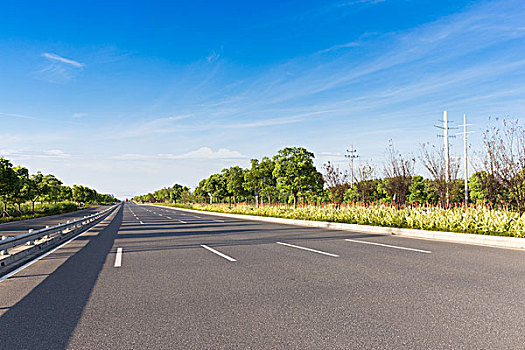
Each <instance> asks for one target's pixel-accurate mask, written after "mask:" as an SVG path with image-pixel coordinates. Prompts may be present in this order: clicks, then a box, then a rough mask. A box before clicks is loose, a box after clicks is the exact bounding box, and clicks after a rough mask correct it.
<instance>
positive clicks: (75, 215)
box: [0, 206, 108, 236]
mask: <svg viewBox="0 0 525 350" xmlns="http://www.w3.org/2000/svg"><path fill="white" fill-rule="evenodd" d="M106 208H108V206H97V207H93V208H87V209H82V210H77V211H72V212H69V213H64V214H57V215H50V216H43V217H40V218H34V219H29V220H21V221H12V222H5V223H3V224H0V236H14V235H19V234H21V233H27V231H28V230H29V229H33V230H39V229H41V228H45V227H46V226H54V225H58V224H59V223H65V222H66V221H68V220H70V221H72V220H75V219H80V218H81V217H83V216H88V215H91V214H94V213H96V212H99V211H102V210H104V209H106Z"/></svg>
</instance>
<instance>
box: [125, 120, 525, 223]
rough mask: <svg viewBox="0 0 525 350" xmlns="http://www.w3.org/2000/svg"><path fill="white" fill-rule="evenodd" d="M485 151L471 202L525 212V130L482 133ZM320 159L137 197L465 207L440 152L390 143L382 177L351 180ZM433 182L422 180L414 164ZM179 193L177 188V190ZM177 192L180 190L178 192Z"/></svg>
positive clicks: (285, 157)
mask: <svg viewBox="0 0 525 350" xmlns="http://www.w3.org/2000/svg"><path fill="white" fill-rule="evenodd" d="M483 142H484V147H483V151H481V152H478V154H477V159H479V160H480V161H479V164H475V168H477V171H476V172H475V173H474V174H473V175H472V176H470V178H469V179H468V185H469V200H470V201H471V202H474V203H475V202H478V203H479V202H482V203H484V204H487V205H502V206H506V207H511V208H515V209H516V210H517V211H518V212H519V213H520V214H521V213H522V212H523V210H524V209H525V129H524V128H523V126H521V125H520V124H519V123H518V122H513V123H509V122H503V123H502V124H501V126H499V127H490V128H487V129H486V130H485V132H484V133H483ZM313 159H314V154H313V153H311V152H309V151H307V150H306V149H304V148H301V147H287V148H284V149H282V150H280V151H279V152H278V153H277V154H276V155H275V156H273V157H271V158H270V157H264V158H262V159H261V160H257V159H252V160H251V167H250V168H249V169H243V168H241V167H239V166H233V167H230V168H227V169H223V170H222V171H221V172H220V173H216V174H212V175H210V176H209V177H208V178H206V179H203V180H201V181H200V182H199V184H198V186H197V187H196V188H195V190H194V191H193V193H191V192H190V191H189V190H188V189H187V188H184V193H185V196H181V195H179V194H177V193H178V192H177V191H178V190H176V188H177V189H178V188H182V186H181V185H175V186H174V187H173V188H166V189H162V190H159V191H156V192H155V193H153V194H148V195H145V196H138V197H135V198H134V199H135V200H138V201H143V202H144V201H150V202H151V201H157V202H158V201H166V202H167V201H171V202H176V201H183V202H210V203H214V202H215V203H217V202H226V201H227V202H228V203H230V204H231V203H232V201H233V203H237V202H239V201H250V202H254V203H255V204H256V205H259V203H261V202H262V203H264V202H266V203H272V202H281V203H283V202H284V203H293V204H294V205H296V204H297V203H298V201H301V202H308V203H323V202H332V203H336V204H340V203H343V202H353V201H359V202H365V203H371V202H377V201H380V202H391V203H395V204H399V205H404V204H414V203H419V204H425V203H426V204H431V205H441V206H443V207H448V206H450V205H458V204H464V198H465V189H464V182H463V179H459V178H458V176H459V174H460V159H459V158H457V157H456V158H455V157H453V158H452V159H451V162H450V166H449V173H448V175H447V174H446V168H445V166H444V164H445V159H444V152H443V149H442V148H437V147H433V146H431V145H429V144H424V145H421V146H420V150H419V154H418V155H417V156H406V155H402V154H401V153H400V152H398V151H397V150H396V148H395V147H394V145H393V143H392V142H390V144H389V146H388V148H387V150H386V157H385V162H384V166H383V169H382V173H383V177H382V178H381V177H378V176H377V172H378V170H379V169H375V168H374V167H373V166H372V165H370V164H368V163H365V164H364V165H362V166H360V167H358V168H357V169H356V171H355V173H356V177H355V181H354V179H351V178H350V176H349V173H348V171H344V170H341V169H340V168H339V167H337V166H335V165H334V164H332V163H331V162H327V163H325V164H324V165H323V167H322V171H323V174H321V173H320V172H319V171H317V169H316V168H315V166H314V164H313ZM418 161H419V162H420V164H421V165H422V168H424V169H426V170H427V171H428V173H429V174H430V177H429V178H424V177H423V176H421V175H418V174H416V172H415V169H416V162H418ZM176 186H177V187H176ZM175 187H176V188H175Z"/></svg>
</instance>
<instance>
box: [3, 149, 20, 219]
mask: <svg viewBox="0 0 525 350" xmlns="http://www.w3.org/2000/svg"><path fill="white" fill-rule="evenodd" d="M17 183H18V177H17V175H16V172H15V171H14V170H13V165H12V164H11V162H10V161H9V160H7V159H4V158H0V200H1V201H2V203H3V204H4V208H3V209H2V217H4V216H9V213H8V212H7V204H8V203H9V202H10V200H11V195H12V193H13V192H14V190H15V189H16V186H17Z"/></svg>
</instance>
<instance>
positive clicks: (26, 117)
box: [0, 112, 36, 119]
mask: <svg viewBox="0 0 525 350" xmlns="http://www.w3.org/2000/svg"><path fill="white" fill-rule="evenodd" d="M0 115H3V116H5V117H13V118H20V119H36V118H35V117H32V116H30V115H25V114H16V113H3V112H0Z"/></svg>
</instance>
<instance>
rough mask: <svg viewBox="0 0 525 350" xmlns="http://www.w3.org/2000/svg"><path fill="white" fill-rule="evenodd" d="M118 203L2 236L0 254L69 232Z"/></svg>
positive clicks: (111, 208) (105, 212)
mask: <svg viewBox="0 0 525 350" xmlns="http://www.w3.org/2000/svg"><path fill="white" fill-rule="evenodd" d="M119 205H120V204H116V205H114V206H112V207H110V208H107V209H105V210H103V211H101V212H98V213H95V214H92V215H89V216H85V217H83V218H81V219H77V220H73V221H68V222H66V223H64V224H58V225H56V226H51V227H46V228H43V229H40V230H29V232H28V233H24V234H21V235H17V236H13V237H6V236H2V240H1V241H0V255H9V252H8V249H10V248H13V247H17V246H20V245H23V244H26V245H35V240H37V239H41V238H49V237H50V236H51V235H56V234H59V233H64V231H67V232H71V231H73V230H77V229H79V228H81V227H82V226H86V225H89V224H91V223H92V222H94V221H97V220H98V219H100V218H102V217H105V216H107V215H109V213H110V212H111V211H112V210H113V209H115V208H117V207H118V206H119Z"/></svg>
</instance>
